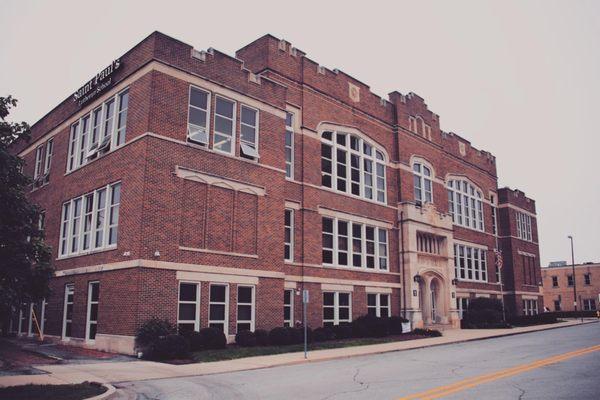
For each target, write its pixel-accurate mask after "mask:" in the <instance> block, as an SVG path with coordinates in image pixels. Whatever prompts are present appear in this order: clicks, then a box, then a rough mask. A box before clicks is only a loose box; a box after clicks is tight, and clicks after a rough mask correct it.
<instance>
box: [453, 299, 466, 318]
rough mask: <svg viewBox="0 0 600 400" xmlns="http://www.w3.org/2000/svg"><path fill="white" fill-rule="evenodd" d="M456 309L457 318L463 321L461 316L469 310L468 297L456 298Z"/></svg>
mask: <svg viewBox="0 0 600 400" xmlns="http://www.w3.org/2000/svg"><path fill="white" fill-rule="evenodd" d="M456 309H457V310H458V318H460V319H463V315H464V314H465V312H467V310H468V309H469V298H468V297H457V298H456Z"/></svg>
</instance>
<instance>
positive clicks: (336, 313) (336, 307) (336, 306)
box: [322, 291, 352, 326]
mask: <svg viewBox="0 0 600 400" xmlns="http://www.w3.org/2000/svg"><path fill="white" fill-rule="evenodd" d="M325 293H333V305H327V306H326V305H325ZM340 294H347V295H348V305H347V306H340ZM322 307H323V308H322V312H323V326H325V324H326V323H333V325H339V324H340V322H342V323H343V322H348V323H350V322H352V292H331V291H326V292H323V304H322ZM325 307H327V308H333V319H325ZM341 307H344V308H346V307H347V308H348V319H344V320H342V319H340V308H341Z"/></svg>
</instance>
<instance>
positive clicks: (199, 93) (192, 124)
mask: <svg viewBox="0 0 600 400" xmlns="http://www.w3.org/2000/svg"><path fill="white" fill-rule="evenodd" d="M209 107H210V93H208V92H205V91H204V90H200V89H198V88H196V87H194V86H190V101H189V106H188V131H187V132H188V133H187V135H188V140H189V141H190V142H194V143H199V144H203V145H207V144H208V124H209V118H208V115H209Z"/></svg>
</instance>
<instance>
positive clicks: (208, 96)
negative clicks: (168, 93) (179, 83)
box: [187, 85, 212, 147]
mask: <svg viewBox="0 0 600 400" xmlns="http://www.w3.org/2000/svg"><path fill="white" fill-rule="evenodd" d="M192 90H197V91H199V92H204V93H206V109H202V108H200V107H198V106H195V105H192V103H191V100H192ZM211 102H212V94H211V92H209V91H208V90H204V89H202V88H200V87H198V86H194V85H190V88H189V92H188V116H187V140H188V142H192V143H194V144H199V145H201V146H207V147H208V144H209V143H210V120H211V118H210V111H211V104H212V103H211ZM191 108H194V109H197V110H200V111H203V112H205V113H206V126H205V127H204V130H205V133H206V142H202V141H198V140H194V139H191V138H190V136H191V135H190V126H193V127H196V128H202V127H201V126H199V125H195V124H192V123H191V122H190V114H191V113H190V109H191Z"/></svg>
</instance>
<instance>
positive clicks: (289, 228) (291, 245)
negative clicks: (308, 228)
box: [283, 208, 295, 262]
mask: <svg viewBox="0 0 600 400" xmlns="http://www.w3.org/2000/svg"><path fill="white" fill-rule="evenodd" d="M288 213H289V215H290V224H289V225H286V222H285V220H286V219H287V214H288ZM294 214H295V213H294V210H293V209H292V208H286V209H285V210H284V219H283V223H284V236H283V241H284V251H283V256H284V257H283V258H284V260H285V261H289V262H293V261H294V217H295V215H294ZM287 231H289V232H290V240H289V242H287V241H286V236H285V234H286V232H287ZM287 248H289V257H287V258H286V257H285V250H286V249H287Z"/></svg>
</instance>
